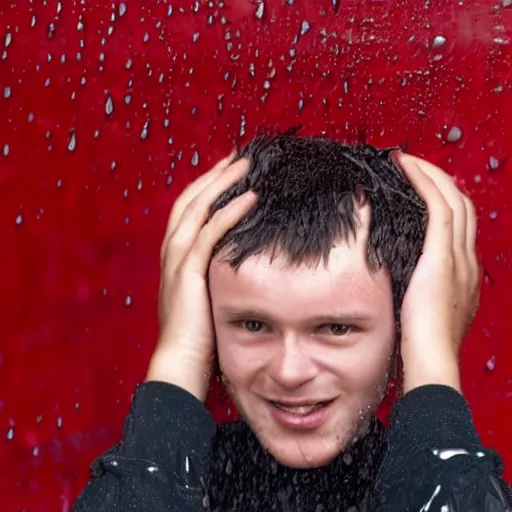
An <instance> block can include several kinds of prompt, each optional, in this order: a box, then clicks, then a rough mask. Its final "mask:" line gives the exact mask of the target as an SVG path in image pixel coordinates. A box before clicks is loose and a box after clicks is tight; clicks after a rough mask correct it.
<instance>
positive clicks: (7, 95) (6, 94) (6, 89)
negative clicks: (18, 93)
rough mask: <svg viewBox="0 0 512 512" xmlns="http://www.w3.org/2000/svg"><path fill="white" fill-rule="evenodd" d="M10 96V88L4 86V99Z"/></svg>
mask: <svg viewBox="0 0 512 512" xmlns="http://www.w3.org/2000/svg"><path fill="white" fill-rule="evenodd" d="M10 96H11V88H10V87H9V86H8V85H6V86H5V87H4V98H5V99H7V98H9V97H10Z"/></svg>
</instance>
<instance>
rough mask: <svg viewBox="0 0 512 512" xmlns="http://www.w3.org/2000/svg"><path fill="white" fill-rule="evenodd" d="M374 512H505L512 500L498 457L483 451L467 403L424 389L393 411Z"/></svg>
mask: <svg viewBox="0 0 512 512" xmlns="http://www.w3.org/2000/svg"><path fill="white" fill-rule="evenodd" d="M387 443H388V450H387V453H386V455H385V457H384V460H383V463H382V465H381V468H380V470H379V474H378V477H377V483H376V488H375V493H374V506H373V508H372V512H373V511H375V512H388V511H389V512H391V511H392V512H406V511H415V512H506V511H511V510H512V495H511V490H510V488H509V487H508V486H507V484H506V483H505V482H504V481H503V480H502V479H501V475H502V472H503V464H502V461H501V458H500V457H499V455H498V454H497V453H496V452H494V451H492V450H486V449H484V448H483V447H482V444H481V442H480V439H479V437H478V435H477V433H476V430H475V428H474V426H473V422H472V419H471V412H470V410H469V406H468V404H467V402H466V400H465V399H464V398H463V397H462V395H461V394H460V393H458V392H457V391H455V390H454V389H453V388H451V387H448V386H440V385H429V386H422V387H419V388H416V389H414V390H413V391H411V392H409V393H407V394H406V395H405V396H404V397H403V398H402V399H401V400H400V401H399V402H398V403H397V404H396V405H395V407H394V409H393V411H392V414H391V417H390V424H389V428H388V431H387Z"/></svg>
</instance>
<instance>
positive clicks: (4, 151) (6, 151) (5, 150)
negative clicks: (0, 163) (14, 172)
mask: <svg viewBox="0 0 512 512" xmlns="http://www.w3.org/2000/svg"><path fill="white" fill-rule="evenodd" d="M9 151H10V147H9V144H4V148H3V150H2V153H3V155H4V156H7V155H8V154H9Z"/></svg>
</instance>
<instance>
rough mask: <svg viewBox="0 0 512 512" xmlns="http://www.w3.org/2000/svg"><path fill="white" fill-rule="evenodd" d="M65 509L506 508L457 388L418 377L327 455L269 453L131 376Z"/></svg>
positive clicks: (189, 400)
mask: <svg viewBox="0 0 512 512" xmlns="http://www.w3.org/2000/svg"><path fill="white" fill-rule="evenodd" d="M91 471H92V476H91V479H90V481H89V483H88V484H87V486H86V488H85V489H84V491H83V492H82V494H81V496H80V497H79V498H78V500H77V502H76V503H75V505H74V507H73V511H74V512H93V511H94V512H131V511H140V512H145V511H148V512H149V511H151V512H163V511H168V512H196V511H198V512H199V511H201V512H204V511H205V509H206V510H211V511H217V512H229V511H237V512H238V511H243V512H250V511H261V512H270V511H272V510H275V511H281V512H306V511H307V512H328V511H344V512H366V511H368V512H407V511H411V512H412V511H414V512H506V511H512V493H511V491H510V488H509V487H508V486H507V485H506V484H505V483H504V482H503V480H502V479H501V474H502V471H503V467H502V461H501V459H500V457H499V455H498V454H497V453H496V452H494V451H492V450H487V449H484V448H483V447H482V445H481V443H480V440H479V438H478V435H477V433H476V431H475V428H474V426H473V423H472V420H471V413H470V410H469V407H468V405H467V403H466V401H465V400H464V398H463V397H462V396H461V395H460V394H459V393H457V392H456V391H455V390H453V389H451V388H448V387H445V386H424V387H422V388H418V389H416V390H413V391H411V392H410V393H408V394H406V395H405V396H404V397H403V398H402V399H401V400H399V401H398V402H397V404H396V405H395V406H394V408H393V410H392V413H391V417H390V424H389V427H388V429H387V430H386V431H384V429H383V427H382V425H381V424H380V422H379V421H378V420H377V419H376V418H375V419H374V420H373V421H372V423H371V426H370V429H369V431H368V433H367V434H366V435H365V436H364V437H362V438H361V439H356V440H355V441H354V442H353V443H352V445H351V446H350V447H349V448H347V449H346V450H344V452H343V453H342V454H340V455H339V456H338V457H337V459H335V460H334V461H333V462H332V463H331V464H330V465H329V466H326V467H324V468H319V469H313V470H299V469H291V468H287V467H285V466H282V465H280V464H279V463H277V462H276V461H275V460H274V459H273V458H272V456H271V455H270V454H269V453H268V452H266V451H265V450H264V449H263V448H262V447H261V445H260V444H259V443H258V441H257V439H256V437H255V436H254V434H253V433H252V432H251V430H250V428H249V427H248V426H247V425H246V424H245V423H244V422H242V421H237V422H234V423H231V424H227V425H219V426H216V425H215V422H214V420H213V418H212V417H211V416H210V414H209V413H208V411H207V410H206V408H205V407H204V405H203V404H202V403H201V402H200V401H198V400H197V399H196V398H194V397H193V396H192V395H190V394H189V393H187V392H186V391H184V390H183V389H180V388H178V387H175V386H171V385H169V384H164V383H158V382H150V383H146V384H143V385H141V386H139V387H138V389H137V392H136V394H135V398H134V401H133V405H132V411H131V413H130V415H129V416H128V418H127V420H126V423H125V431H124V439H123V441H122V442H121V443H120V444H119V445H117V446H115V447H114V448H112V449H111V450H109V451H108V452H107V453H105V454H104V455H102V456H101V457H99V458H98V459H97V460H96V461H95V462H94V463H93V465H92V468H91Z"/></svg>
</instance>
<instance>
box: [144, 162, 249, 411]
mask: <svg viewBox="0 0 512 512" xmlns="http://www.w3.org/2000/svg"><path fill="white" fill-rule="evenodd" d="M232 159H233V155H230V156H229V157H227V158H226V159H224V160H222V161H220V162H219V163H218V164H217V165H216V166H215V167H214V168H213V169H212V170H210V171H209V172H208V173H206V174H204V175H203V176H201V177H200V178H199V179H197V180H196V181H195V182H193V183H192V184H191V185H189V186H188V187H187V188H186V189H185V190H184V192H183V193H182V194H181V196H180V197H179V198H178V199H177V200H176V201H175V203H174V207H173V209H172V212H171V215H170V218H169V222H168V225H167V231H166V234H165V237H164V241H163V244H162V249H161V254H160V261H161V280H160V294H159V322H160V339H159V341H158V344H157V347H156V349H155V352H154V354H153V356H152V358H151V362H150V365H149V370H148V374H147V377H146V380H148V381H149V380H153V381H154V380H156V381H163V382H168V383H171V384H175V385H177V386H180V387H182V388H184V389H186V390H187V391H189V392H190V393H192V394H193V395H195V396H196V397H197V398H198V399H199V400H202V401H204V400H205V398H206V394H207V391H208V385H209V376H210V371H211V364H212V356H213V352H214V329H213V324H212V319H211V308H210V300H209V297H208V287H207V282H206V274H207V272H208V267H209V265H210V259H211V256H212V252H213V249H214V247H215V245H216V243H217V242H218V241H219V240H220V239H221V238H222V236H223V235H224V234H225V233H226V232H227V231H228V230H229V229H230V228H231V227H233V226H234V225H235V224H237V223H238V221H240V220H241V219H242V217H243V216H244V215H245V214H246V213H247V212H248V211H249V209H250V208H251V207H252V206H253V205H254V203H255V199H256V195H255V194H254V193H253V192H250V191H249V192H246V193H245V194H243V195H241V196H239V197H238V198H236V199H234V200H233V201H231V202H230V203H229V204H228V205H227V206H226V207H224V208H222V209H221V210H219V211H217V212H216V213H215V214H214V215H213V217H212V218H211V220H210V221H209V222H206V221H207V219H208V216H209V213H210V207H211V205H212V203H213V202H214V201H215V200H216V199H217V197H218V196H219V195H221V194H222V192H224V191H225V190H227V189H228V188H229V187H231V186H232V185H233V184H235V183H236V182H237V181H239V180H240V179H241V178H242V177H243V175H244V174H245V172H246V171H247V169H248V162H247V160H239V161H237V162H236V163H234V164H232V165H231V162H232Z"/></svg>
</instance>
